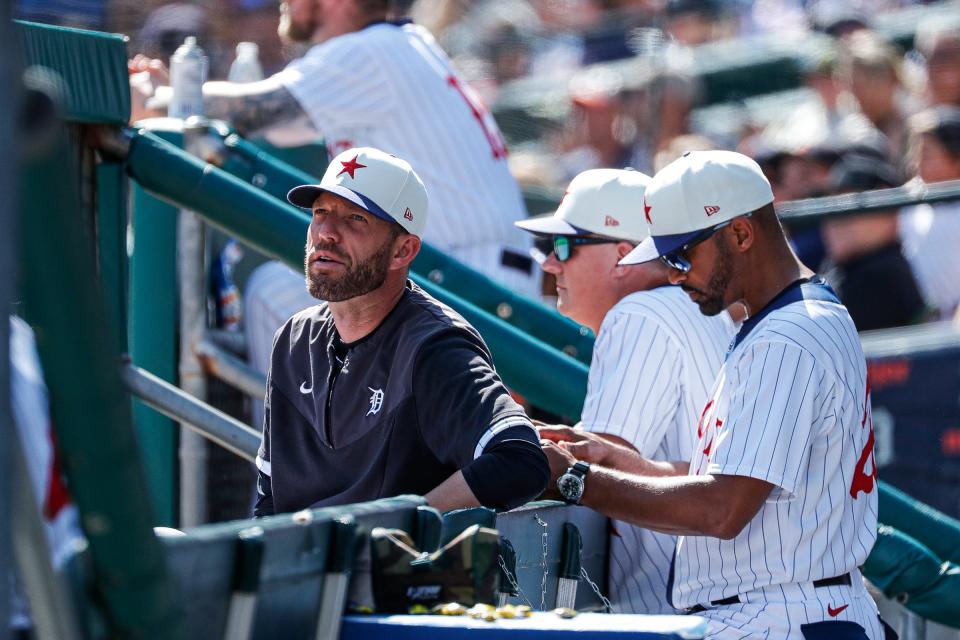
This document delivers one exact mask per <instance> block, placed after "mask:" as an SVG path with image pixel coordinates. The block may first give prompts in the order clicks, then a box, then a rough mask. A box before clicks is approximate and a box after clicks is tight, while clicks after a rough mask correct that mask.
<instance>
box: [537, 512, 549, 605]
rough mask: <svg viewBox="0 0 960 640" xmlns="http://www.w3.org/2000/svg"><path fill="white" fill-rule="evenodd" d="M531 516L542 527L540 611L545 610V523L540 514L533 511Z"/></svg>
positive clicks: (546, 556)
mask: <svg viewBox="0 0 960 640" xmlns="http://www.w3.org/2000/svg"><path fill="white" fill-rule="evenodd" d="M533 517H534V518H536V519H537V524H539V525H540V526H541V527H543V534H541V536H540V540H541V542H542V544H543V557H542V558H541V560H540V566H542V567H543V578H542V579H541V580H540V611H546V610H547V558H548V555H547V523H546V522H544V521H543V519H542V518H541V517H540V514H538V513H535V514H533Z"/></svg>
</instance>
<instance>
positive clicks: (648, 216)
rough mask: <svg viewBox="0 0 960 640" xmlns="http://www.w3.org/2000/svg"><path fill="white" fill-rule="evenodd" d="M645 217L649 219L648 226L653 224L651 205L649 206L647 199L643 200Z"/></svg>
mask: <svg viewBox="0 0 960 640" xmlns="http://www.w3.org/2000/svg"><path fill="white" fill-rule="evenodd" d="M643 215H644V216H646V218H647V224H653V220H651V219H650V205H648V204H647V199H646V197H644V199H643Z"/></svg>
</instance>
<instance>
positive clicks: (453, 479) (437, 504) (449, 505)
mask: <svg viewBox="0 0 960 640" xmlns="http://www.w3.org/2000/svg"><path fill="white" fill-rule="evenodd" d="M424 497H425V498H426V499H427V504H429V505H430V506H431V507H433V508H434V509H436V510H437V511H440V512H441V513H442V512H444V511H451V510H453V509H469V508H472V507H479V506H480V502H479V501H478V500H477V497H476V496H475V495H473V491H471V490H470V486H469V485H467V481H466V480H465V479H464V477H463V472H462V471H457V472H456V473H455V474H453V475H452V476H450V477H449V478H447V479H446V480H444V481H443V482H441V483H440V484H439V485H438V486H437V487H436V488H434V489H433V490H432V491H430V493H428V494H427V495H426V496H424Z"/></svg>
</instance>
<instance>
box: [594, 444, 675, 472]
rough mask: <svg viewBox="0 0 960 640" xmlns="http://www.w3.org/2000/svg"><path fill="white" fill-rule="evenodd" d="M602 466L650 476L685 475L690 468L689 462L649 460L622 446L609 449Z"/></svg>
mask: <svg viewBox="0 0 960 640" xmlns="http://www.w3.org/2000/svg"><path fill="white" fill-rule="evenodd" d="M603 466H605V467H610V468H612V469H616V470H617V471H622V472H623V473H629V474H634V475H638V476H648V477H652V478H664V477H670V476H685V475H687V472H688V470H689V468H690V464H689V463H687V462H680V461H673V462H668V461H661V460H651V459H649V458H645V457H643V456H642V455H640V453H638V452H637V451H636V450H635V449H629V448H627V447H624V446H617V447H616V448H615V449H611V452H610V455H609V456H608V458H607V460H605V461H604V465H603Z"/></svg>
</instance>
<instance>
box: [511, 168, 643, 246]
mask: <svg viewBox="0 0 960 640" xmlns="http://www.w3.org/2000/svg"><path fill="white" fill-rule="evenodd" d="M648 182H650V178H649V176H646V175H644V174H642V173H640V172H639V171H633V170H632V169H590V170H588V171H584V172H583V173H580V174H578V175H577V176H576V177H575V178H574V179H573V180H572V181H571V182H570V186H568V187H567V192H566V193H564V194H563V199H562V200H561V201H560V207H559V208H558V209H557V211H556V213H553V214H551V215H547V216H540V217H537V218H530V219H529V220H521V221H519V222H514V224H515V225H517V226H518V227H520V228H521V229H524V230H525V231H530V232H531V233H539V234H542V235H556V236H579V235H587V234H597V235H601V236H606V237H608V238H617V239H620V240H625V241H627V242H640V241H642V240H643V239H644V238H646V237H647V236H648V235H649V233H648V232H647V225H646V222H644V219H643V192H644V190H645V189H646V187H647V183H648Z"/></svg>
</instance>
